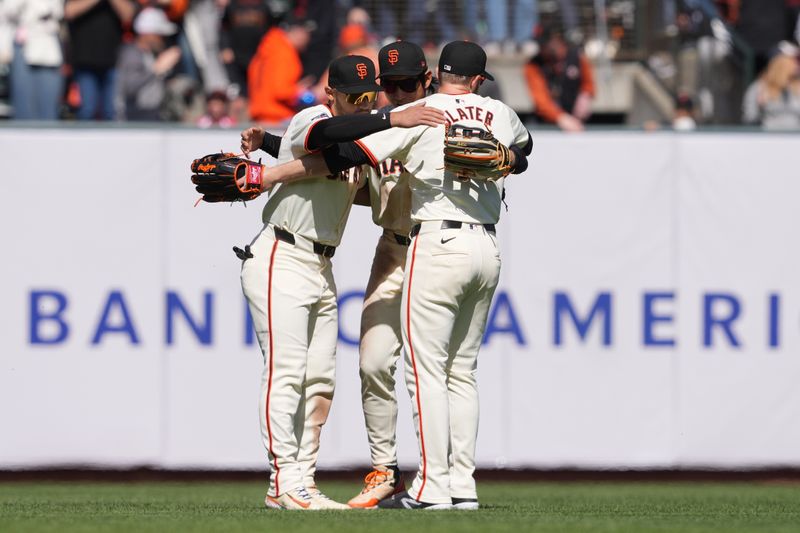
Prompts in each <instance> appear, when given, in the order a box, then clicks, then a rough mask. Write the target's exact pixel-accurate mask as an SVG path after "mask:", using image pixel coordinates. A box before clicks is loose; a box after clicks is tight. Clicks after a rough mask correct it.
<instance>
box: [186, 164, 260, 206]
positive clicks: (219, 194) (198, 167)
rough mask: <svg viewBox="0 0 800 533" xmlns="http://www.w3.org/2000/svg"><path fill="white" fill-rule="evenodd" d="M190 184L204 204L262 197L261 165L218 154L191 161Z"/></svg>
mask: <svg viewBox="0 0 800 533" xmlns="http://www.w3.org/2000/svg"><path fill="white" fill-rule="evenodd" d="M191 169H192V183H194V184H195V185H196V187H195V189H196V190H197V192H199V193H200V194H202V195H203V197H202V198H201V200H203V201H205V202H246V201H247V200H252V199H254V198H256V197H258V195H260V194H261V184H262V181H263V173H264V165H261V164H259V163H256V162H255V161H250V160H248V159H244V158H241V157H237V156H236V155H235V154H231V153H224V152H220V153H218V154H209V155H207V156H204V157H201V158H200V159H195V160H194V161H192V166H191Z"/></svg>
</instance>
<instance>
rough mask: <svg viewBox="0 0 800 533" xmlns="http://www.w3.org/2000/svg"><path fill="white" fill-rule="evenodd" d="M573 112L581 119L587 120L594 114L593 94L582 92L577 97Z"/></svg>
mask: <svg viewBox="0 0 800 533" xmlns="http://www.w3.org/2000/svg"><path fill="white" fill-rule="evenodd" d="M572 114H573V116H575V117H576V118H577V119H578V120H580V121H585V120H586V119H587V118H589V115H591V114H592V95H590V94H589V93H585V92H582V93H580V94H579V95H578V98H577V99H575V105H574V106H573V108H572Z"/></svg>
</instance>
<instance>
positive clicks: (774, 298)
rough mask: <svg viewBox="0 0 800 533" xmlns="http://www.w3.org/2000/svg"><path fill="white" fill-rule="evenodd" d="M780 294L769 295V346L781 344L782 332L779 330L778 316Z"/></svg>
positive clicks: (773, 346) (774, 346)
mask: <svg viewBox="0 0 800 533" xmlns="http://www.w3.org/2000/svg"><path fill="white" fill-rule="evenodd" d="M780 303H781V301H780V296H779V295H777V294H770V295H769V346H770V348H777V347H778V346H780V333H779V331H778V317H779V316H780V311H781V308H780Z"/></svg>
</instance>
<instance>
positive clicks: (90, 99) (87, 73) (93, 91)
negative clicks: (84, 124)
mask: <svg viewBox="0 0 800 533" xmlns="http://www.w3.org/2000/svg"><path fill="white" fill-rule="evenodd" d="M74 77H75V82H76V83H77V84H78V89H79V90H80V93H81V106H80V107H79V108H78V120H94V117H95V114H96V113H97V107H98V105H99V99H100V81H99V80H98V77H97V73H95V72H94V71H91V70H83V69H75V74H74Z"/></svg>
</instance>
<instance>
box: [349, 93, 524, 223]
mask: <svg viewBox="0 0 800 533" xmlns="http://www.w3.org/2000/svg"><path fill="white" fill-rule="evenodd" d="M422 101H424V102H426V105H428V106H430V107H436V108H439V109H441V110H443V111H444V112H445V114H446V116H447V119H448V123H447V124H445V125H444V126H438V127H436V128H432V127H430V126H417V127H414V128H407V129H400V128H392V129H389V130H386V131H382V132H378V133H374V134H372V135H369V136H368V137H365V138H363V139H361V140H360V141H358V144H359V145H360V146H361V147H362V148H363V149H364V150H365V151H366V152H367V155H368V156H369V157H370V159H371V162H372V163H373V165H376V164H377V162H378V161H383V160H384V159H387V158H394V159H397V160H399V161H400V162H402V164H403V166H404V167H405V168H406V170H408V172H409V173H410V174H412V177H411V188H412V189H413V191H414V194H413V197H412V205H411V219H412V221H413V222H414V223H418V222H423V221H426V220H457V221H461V222H469V223H480V224H493V223H496V222H497V221H498V220H499V218H500V206H501V198H502V192H503V180H502V179H498V180H496V181H484V180H466V181H462V180H460V179H459V178H458V177H457V176H455V175H454V174H452V173H451V172H448V171H445V170H444V151H443V149H442V148H443V145H444V135H445V131H446V128H448V127H449V126H450V124H452V123H459V124H464V125H474V126H478V125H479V126H482V127H483V128H485V129H488V130H489V131H491V132H492V134H493V135H494V136H495V138H497V140H499V141H500V142H502V143H503V144H505V145H506V146H511V145H512V144H516V145H518V146H520V147H523V146H525V144H526V143H527V142H528V130H527V129H525V126H524V125H523V124H522V122H521V121H520V120H519V117H517V114H516V113H514V111H513V110H512V109H511V108H509V107H508V106H507V105H505V104H504V103H503V102H500V101H498V100H494V99H492V98H488V97H483V96H479V95H477V94H472V93H468V94H458V95H449V94H434V95H431V96H428V97H427V98H424V99H423V100H422ZM419 102H420V101H419V100H418V101H416V102H414V103H413V104H408V105H418V104H419ZM405 107H407V106H403V107H400V108H398V109H404V108H405Z"/></svg>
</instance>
